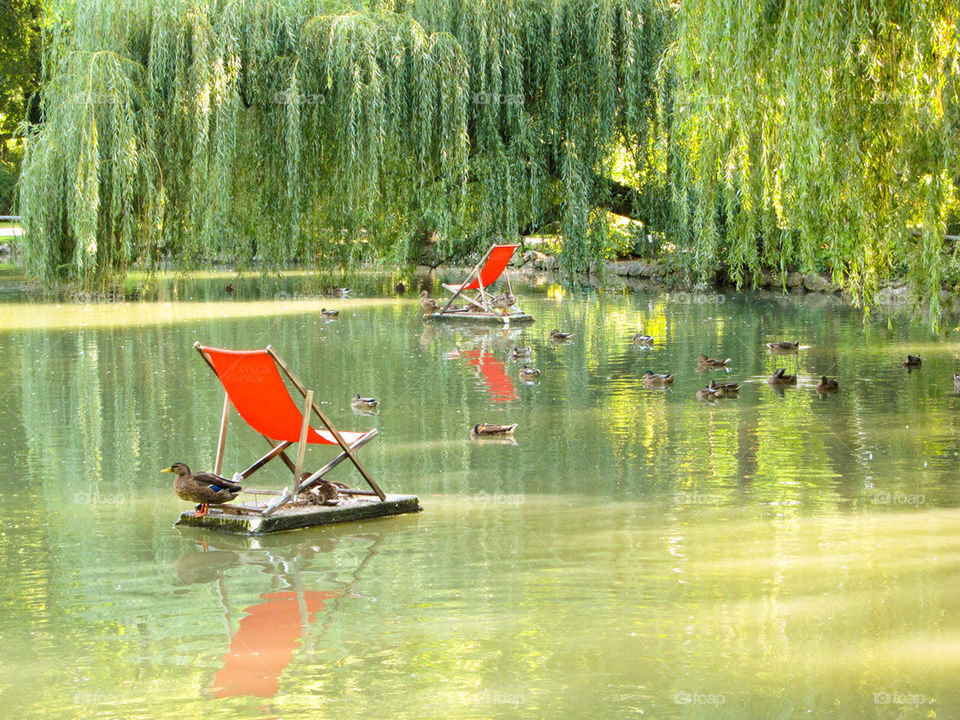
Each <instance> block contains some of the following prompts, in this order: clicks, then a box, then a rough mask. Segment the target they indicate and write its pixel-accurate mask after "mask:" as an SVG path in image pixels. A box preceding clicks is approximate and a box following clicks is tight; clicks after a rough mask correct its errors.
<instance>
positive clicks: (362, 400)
mask: <svg viewBox="0 0 960 720" xmlns="http://www.w3.org/2000/svg"><path fill="white" fill-rule="evenodd" d="M379 404H380V401H379V400H377V399H376V398H372V397H360V393H357V394H356V395H354V396H353V400H351V401H350V407H352V408H375V407H376V406H377V405H379Z"/></svg>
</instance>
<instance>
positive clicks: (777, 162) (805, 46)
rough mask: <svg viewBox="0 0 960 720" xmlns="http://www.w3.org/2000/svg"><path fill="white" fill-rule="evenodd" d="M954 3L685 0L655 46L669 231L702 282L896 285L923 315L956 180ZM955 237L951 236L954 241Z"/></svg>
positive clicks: (959, 107) (856, 287) (959, 149)
mask: <svg viewBox="0 0 960 720" xmlns="http://www.w3.org/2000/svg"><path fill="white" fill-rule="evenodd" d="M958 20H960V5H958V4H957V3H956V2H955V0H923V1H922V2H901V1H900V0H896V1H894V0H840V1H838V2H807V1H806V0H747V2H732V1H731V0H698V1H697V2H684V3H681V4H680V6H679V10H678V14H677V38H676V43H675V44H674V45H673V46H672V47H671V49H670V51H669V61H668V64H669V67H670V69H671V74H672V83H673V86H674V88H675V93H674V95H673V104H674V108H675V109H674V111H673V112H672V115H671V118H672V123H671V133H672V137H671V144H672V145H671V158H672V160H673V161H674V162H673V165H672V168H671V173H672V178H671V188H672V191H673V201H674V205H673V209H674V213H675V216H674V219H675V225H674V231H675V233H676V235H677V236H678V237H679V238H680V239H681V244H682V245H683V246H684V247H686V248H687V249H688V250H689V252H690V258H691V260H690V264H691V265H692V266H693V267H694V268H696V270H697V271H698V273H699V274H700V275H701V276H702V277H709V276H710V275H711V274H713V272H714V271H715V270H717V269H718V268H727V269H728V272H729V273H730V275H731V276H732V277H733V278H734V279H735V280H737V281H738V282H742V281H743V280H744V279H745V277H746V276H749V275H751V274H752V275H754V276H755V275H756V274H757V273H758V272H759V271H761V269H762V268H765V267H766V268H777V269H781V270H783V269H786V268H800V269H802V270H828V271H829V272H831V273H832V274H833V278H834V280H835V281H836V282H837V283H838V284H842V285H845V286H846V287H848V288H849V289H850V290H851V291H852V294H853V295H854V297H855V298H857V299H859V300H868V301H869V299H870V297H871V296H873V294H874V293H875V291H876V289H877V286H878V282H879V280H880V279H881V278H883V277H884V276H888V275H890V274H895V273H902V274H907V275H909V277H910V278H911V280H912V284H913V286H914V288H915V290H916V291H917V292H918V296H919V297H921V298H926V300H927V302H928V303H929V304H928V307H930V308H931V309H932V310H933V311H934V312H933V315H934V317H936V315H937V310H938V302H939V291H940V288H941V283H942V281H943V280H944V273H945V271H946V269H947V268H948V267H949V266H950V256H951V255H952V248H951V247H950V245H949V242H946V241H945V236H946V235H948V233H947V224H948V223H950V222H952V223H956V221H957V185H958V179H960V164H958V160H960V85H958V81H960V36H958ZM954 232H955V231H954Z"/></svg>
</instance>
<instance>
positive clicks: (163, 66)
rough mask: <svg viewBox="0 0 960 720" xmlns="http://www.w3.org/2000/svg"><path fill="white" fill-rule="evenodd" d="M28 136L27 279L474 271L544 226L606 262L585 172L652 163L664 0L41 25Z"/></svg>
mask: <svg viewBox="0 0 960 720" xmlns="http://www.w3.org/2000/svg"><path fill="white" fill-rule="evenodd" d="M55 8H56V9H55V11H54V14H55V15H56V17H55V19H54V21H53V22H51V23H49V27H50V28H51V30H50V31H49V33H48V34H49V37H48V38H47V48H48V49H47V52H46V56H45V72H46V76H47V82H46V85H45V87H44V90H43V108H44V114H45V117H46V122H44V124H43V125H42V126H38V127H35V128H32V129H31V131H30V132H29V133H28V137H27V160H26V162H25V166H24V173H23V178H22V183H21V207H22V213H23V215H24V217H25V221H26V223H27V225H28V231H29V236H30V237H31V239H32V242H31V243H30V245H29V246H28V247H27V248H26V261H27V264H28V268H29V270H30V271H31V272H32V273H34V274H36V275H38V276H40V277H43V278H47V279H51V280H56V279H68V280H77V281H82V282H85V283H94V282H98V281H102V280H103V279H105V278H108V277H111V276H112V275H114V274H116V273H118V272H122V271H123V270H124V269H125V268H126V267H128V266H129V265H131V264H141V265H146V266H155V265H156V264H157V263H158V262H160V261H161V260H163V259H165V258H174V259H176V260H178V261H179V262H180V263H181V264H182V265H184V266H186V267H194V266H196V265H197V264H198V263H202V262H204V261H208V260H210V259H211V258H214V257H220V258H228V259H232V260H233V261H234V262H236V263H239V264H247V263H250V262H252V261H253V260H254V259H255V258H259V259H260V260H261V261H262V262H263V263H264V265H265V266H267V267H280V266H282V265H284V264H286V263H289V262H291V261H295V260H300V261H305V262H308V263H329V262H357V261H360V260H365V259H369V258H372V257H392V258H395V259H406V258H407V257H410V256H411V255H412V253H413V252H414V250H413V248H411V241H412V239H414V238H417V237H420V236H422V235H423V234H425V233H429V234H436V236H437V237H438V238H439V239H440V245H441V252H442V253H444V254H445V255H447V256H456V255H461V256H462V255H464V254H466V253H470V252H473V251H476V250H477V249H479V247H480V246H482V245H486V244H488V243H489V239H490V237H513V236H515V235H516V233H517V232H518V229H519V228H520V227H536V226H537V225H538V224H539V222H540V221H541V220H542V219H543V218H544V217H546V216H547V215H550V214H551V213H552V212H553V211H554V209H555V208H560V209H561V211H560V212H558V213H556V214H557V215H558V216H559V217H561V218H562V229H563V230H564V232H565V234H566V236H567V241H566V246H565V250H564V255H565V258H566V261H567V263H568V264H569V265H571V266H576V265H584V264H586V263H587V262H589V260H591V259H593V257H594V256H595V254H596V247H595V244H596V243H595V242H594V241H593V240H591V237H592V236H591V233H590V232H589V231H588V230H589V226H590V215H591V210H592V207H593V205H594V200H595V198H594V196H595V195H596V194H597V187H598V183H597V182H595V178H596V177H597V175H596V173H597V171H598V170H600V169H602V165H603V163H604V161H605V159H606V157H607V156H608V155H609V154H610V151H611V149H612V148H614V147H616V146H617V145H622V144H623V143H624V140H625V139H626V140H628V141H629V142H635V141H637V140H638V139H639V140H640V141H641V142H646V141H647V140H646V139H647V138H649V137H650V136H651V135H652V134H653V131H652V130H651V127H652V125H653V123H654V122H655V119H656V113H657V104H656V101H655V97H656V92H657V89H656V77H655V68H656V66H657V63H658V59H659V58H660V56H661V55H662V53H663V50H664V48H665V46H666V42H667V39H668V33H667V32H666V31H665V28H666V24H667V23H668V21H669V14H668V12H667V11H666V9H665V6H663V5H662V3H660V2H658V1H654V0H642V1H638V0H600V1H599V2H597V1H595V0H507V1H506V2H502V1H501V0H496V1H494V0H481V1H479V2H477V1H473V0H440V1H437V0H430V1H427V0H423V1H422V2H407V3H404V2H396V3H387V2H381V3H374V2H356V3H355V4H350V3H344V2H339V3H332V2H307V1H305V0H272V2H271V1H267V2H258V3H245V2H240V1H239V0H238V1H236V2H208V1H203V0H162V2H161V1H160V0H155V1H154V2H143V1H142V0H126V1H125V2H115V1H114V0H80V2H76V3H72V2H64V3H63V4H62V5H60V6H56V5H55Z"/></svg>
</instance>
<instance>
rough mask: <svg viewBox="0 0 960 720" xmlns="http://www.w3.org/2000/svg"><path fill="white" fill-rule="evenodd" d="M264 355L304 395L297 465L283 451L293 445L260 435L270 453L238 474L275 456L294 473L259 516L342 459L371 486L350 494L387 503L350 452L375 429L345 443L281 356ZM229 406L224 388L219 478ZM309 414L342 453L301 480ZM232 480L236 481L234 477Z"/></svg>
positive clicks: (244, 475)
mask: <svg viewBox="0 0 960 720" xmlns="http://www.w3.org/2000/svg"><path fill="white" fill-rule="evenodd" d="M193 347H194V349H195V350H196V351H197V352H199V353H200V356H201V357H202V358H203V360H204V362H206V363H207V365H208V366H209V367H210V369H211V370H212V371H213V374H214V375H216V376H217V379H218V380H220V376H219V374H218V373H217V370H216V368H215V367H214V366H213V363H212V362H211V361H210V358H208V357H207V356H206V355H205V354H204V352H203V346H202V345H201V344H200V342H199V341H198V342H195V343H194V344H193ZM266 352H267V354H268V355H269V356H270V357H271V358H272V359H273V361H274V363H275V364H276V366H277V368H278V369H279V370H280V371H281V372H282V373H283V374H284V375H286V377H287V379H288V380H289V381H290V383H291V384H292V385H293V386H294V387H295V388H296V389H297V391H298V392H299V393H300V394H301V395H302V396H303V399H304V403H303V423H302V425H301V428H300V441H299V444H298V448H297V460H296V462H294V461H292V460H290V458H289V457H288V456H287V454H286V452H285V451H286V449H287V448H289V447H290V446H291V445H293V443H292V442H290V441H286V440H284V441H282V442H276V441H275V440H272V439H270V438H268V437H267V436H266V435H261V437H263V438H264V439H265V440H266V441H267V442H268V443H269V444H270V451H269V452H268V453H266V454H265V455H263V456H262V457H261V458H259V459H258V460H257V461H256V462H254V463H253V464H252V465H250V466H249V467H248V468H246V469H245V470H243V471H242V472H240V473H238V475H239V476H240V477H239V480H240V481H243V480H246V479H247V478H248V477H250V476H251V475H253V474H254V473H255V472H256V471H257V470H259V469H260V468H262V467H263V466H264V465H266V464H267V463H268V462H270V461H271V460H273V459H274V458H275V457H278V456H279V457H280V459H281V460H283V462H284V464H285V465H286V466H287V467H288V468H289V469H290V471H291V472H292V473H293V481H292V482H291V484H290V487H289V488H288V489H287V490H285V491H284V492H282V493H280V497H279V498H278V499H277V500H276V501H274V502H273V503H271V504H270V505H269V506H268V507H267V508H266V509H264V510H262V511H261V512H262V514H263V515H264V516H268V515H271V514H273V513H274V512H276V511H277V510H278V509H279V508H280V507H282V506H283V505H285V504H287V503H288V502H290V501H291V500H293V499H294V498H296V496H297V495H298V494H299V493H302V492H305V491H307V490H309V489H310V488H311V487H313V486H314V485H316V484H317V483H319V482H320V480H322V479H323V476H324V475H326V474H327V473H329V472H330V471H331V470H333V469H334V468H335V467H337V465H339V464H340V463H342V462H343V461H344V460H350V462H351V463H353V465H354V467H355V468H356V469H357V471H358V472H359V473H360V474H361V475H362V476H363V479H364V480H366V481H367V484H368V485H370V487H371V488H372V490H373V492H367V491H363V490H351V491H350V494H354V495H366V494H370V495H376V496H377V497H378V498H380V500H386V499H387V496H386V494H385V493H384V492H383V490H381V489H380V486H379V485H378V484H377V482H376V481H375V480H374V479H373V477H372V476H371V475H370V473H369V472H367V469H366V468H365V467H364V466H363V464H362V463H361V462H360V461H359V460H358V459H357V456H356V455H355V454H354V452H353V451H354V450H356V449H358V448H360V447H362V446H363V445H366V444H367V443H368V442H370V441H371V440H373V438H375V437H376V436H377V434H378V431H377V429H376V428H372V429H370V430H368V431H367V432H365V433H364V434H363V435H362V436H361V437H359V438H358V439H356V440H355V441H354V442H353V443H347V442H346V441H345V440H344V439H343V437H342V436H341V435H340V432H339V431H338V430H337V429H336V427H334V425H333V423H332V422H330V418H329V417H327V415H326V413H324V412H323V410H321V409H320V407H319V406H318V405H317V403H316V402H314V400H313V390H308V389H307V388H306V386H305V385H304V384H303V383H302V382H300V380H299V379H298V378H297V376H296V375H294V374H293V371H292V370H291V369H290V366H288V365H287V364H286V363H285V362H284V361H283V359H282V358H281V357H280V355H278V354H277V352H276V351H275V350H274V349H273V347H272V346H270V345H268V346H267V347H266ZM221 383H222V380H221ZM232 405H233V403H232V402H231V401H230V395H229V394H228V393H227V392H226V388H224V400H223V414H222V416H221V419H220V433H219V435H218V437H217V454H216V458H215V460H214V469H213V472H214V473H216V474H217V475H220V473H221V469H222V467H223V453H224V448H225V447H226V441H227V425H228V422H229V418H230V408H231V407H232ZM311 411H312V412H311ZM312 413H316V415H317V417H318V418H319V419H320V422H321V423H323V425H324V427H326V429H327V430H329V431H330V434H331V435H333V438H334V439H335V440H336V441H337V445H339V446H340V449H341V451H342V452H341V453H340V454H339V455H337V456H336V457H335V458H334V459H333V460H331V461H330V462H328V463H327V464H326V465H324V466H323V467H321V468H320V469H319V470H317V471H315V472H313V473H311V474H310V476H309V477H307V478H304V479H303V480H300V475H301V471H302V469H303V462H304V458H305V455H306V451H307V444H308V443H307V442H306V440H307V431H308V429H309V427H310V420H311V418H312ZM234 477H235V478H236V475H235V476H234ZM235 507H236V506H235ZM241 507H242V508H243V509H247V510H254V511H257V510H256V509H254V508H252V507H250V506H241Z"/></svg>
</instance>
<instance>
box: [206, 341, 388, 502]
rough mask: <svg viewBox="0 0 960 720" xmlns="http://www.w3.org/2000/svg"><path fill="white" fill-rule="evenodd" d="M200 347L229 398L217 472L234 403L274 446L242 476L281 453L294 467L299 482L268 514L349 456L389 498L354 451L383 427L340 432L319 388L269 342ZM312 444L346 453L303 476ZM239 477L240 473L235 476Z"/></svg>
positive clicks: (290, 466) (242, 415) (363, 473)
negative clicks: (315, 421) (316, 422)
mask: <svg viewBox="0 0 960 720" xmlns="http://www.w3.org/2000/svg"><path fill="white" fill-rule="evenodd" d="M193 347H194V348H196V350H197V352H199V353H200V355H201V356H202V357H203V359H204V360H205V361H206V362H207V364H208V365H209V366H210V369H211V370H213V372H214V373H215V374H216V376H217V377H218V378H219V379H220V382H221V383H223V388H224V390H225V391H226V397H225V398H224V401H223V417H222V419H221V422H220V436H219V438H218V441H217V457H216V462H215V464H214V470H213V471H214V472H215V473H216V474H218V475H219V474H220V470H221V466H222V465H223V449H224V446H225V445H226V440H227V421H228V419H229V417H230V407H231V406H233V407H234V408H236V410H237V412H238V413H239V414H240V417H241V418H243V419H244V421H245V422H246V423H247V425H249V426H250V427H252V428H253V429H254V430H256V431H257V432H258V433H260V434H261V435H262V436H263V437H264V438H266V440H267V442H269V443H270V446H271V449H270V452H268V453H267V454H266V455H264V456H263V457H261V458H260V459H259V460H257V461H256V462H255V463H253V465H251V466H250V467H248V468H247V469H246V470H244V471H243V472H241V473H238V474H239V476H240V477H239V478H237V479H238V480H239V481H242V480H245V479H246V478H248V477H249V476H250V475H252V474H253V473H255V472H256V471H257V470H259V469H260V468H262V467H263V466H264V465H266V464H267V463H268V462H269V461H270V460H273V458H275V457H277V456H278V455H279V456H280V457H281V458H282V459H283V461H284V463H285V464H286V465H287V467H288V468H290V470H291V471H292V472H293V478H294V479H293V482H292V483H291V485H290V489H289V490H288V491H286V492H285V493H283V494H282V495H281V497H280V498H279V499H278V500H277V501H276V502H274V503H272V504H271V505H270V506H269V507H268V508H267V509H266V510H264V511H263V514H264V515H269V514H270V513H272V512H273V511H275V510H276V509H277V508H279V507H280V506H281V505H283V504H285V503H286V502H287V501H289V500H291V499H292V498H294V497H296V494H297V493H298V492H303V491H305V490H308V489H309V488H310V487H311V486H312V485H315V484H316V483H317V482H319V481H320V480H321V479H322V478H323V476H324V475H325V474H326V473H328V472H330V471H331V470H332V469H333V468H335V467H336V466H337V465H339V464H340V463H341V462H343V461H344V460H347V459H349V460H350V461H351V462H352V463H353V464H354V466H355V467H356V468H357V470H358V471H359V472H360V474H361V475H363V477H364V479H365V480H366V481H367V483H369V485H370V487H371V488H373V491H374V493H376V495H377V496H378V497H379V498H380V499H381V500H385V499H386V495H384V493H383V490H381V489H380V486H379V485H377V483H376V482H375V481H374V479H373V478H372V477H370V474H369V473H368V472H367V471H366V469H365V468H364V467H363V465H361V464H360V461H359V460H357V458H356V456H355V455H354V453H353V451H354V450H356V449H357V448H359V447H360V446H362V445H365V444H366V443H368V442H369V441H370V440H372V439H373V438H374V437H376V435H377V429H376V428H373V429H372V430H368V431H367V432H339V431H338V430H337V429H336V428H335V427H334V426H333V424H332V423H331V422H330V420H329V418H327V416H326V415H325V414H324V412H323V411H322V410H321V409H320V408H319V407H318V406H317V404H316V403H315V402H314V401H313V390H307V389H306V387H304V385H303V383H301V382H300V381H299V380H298V379H297V378H296V377H295V376H294V375H293V373H292V372H291V370H290V368H289V367H288V366H287V364H286V363H285V362H284V361H283V360H281V359H280V356H279V355H277V353H276V352H275V351H274V350H273V348H271V347H270V346H269V345H268V346H267V348H266V349H265V350H223V349H220V348H214V347H206V346H204V345H201V344H200V343H199V342H197V343H194V345H193ZM281 371H282V372H283V374H284V375H286V376H287V379H288V380H289V381H290V383H291V384H292V385H293V386H294V387H295V388H296V389H297V390H298V391H299V392H300V394H301V395H302V396H303V399H304V402H303V405H302V407H298V406H297V403H295V402H294V400H293V398H292V397H290V392H289V391H288V390H287V386H286V384H285V383H284V381H283V377H282V376H281V375H280V373H281ZM311 411H312V412H314V413H316V414H317V417H318V418H320V421H321V422H322V423H323V424H324V425H325V426H326V429H325V430H315V429H314V428H312V427H311V426H310V418H311ZM294 443H299V447H298V452H297V461H296V463H294V462H292V461H291V460H290V458H288V457H287V455H286V453H285V452H284V451H285V450H286V449H287V448H288V447H290V446H291V445H293V444H294ZM308 444H317V445H339V446H340V448H341V450H342V452H341V453H340V454H339V455H338V456H337V457H335V458H334V459H333V460H331V461H330V462H328V463H327V464H326V465H324V466H323V467H322V468H320V469H319V470H317V471H316V472H313V473H311V474H310V476H309V477H307V478H305V479H303V480H300V476H301V470H302V469H303V461H304V454H305V453H306V450H307V445H308ZM234 477H235V478H236V476H234Z"/></svg>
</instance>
